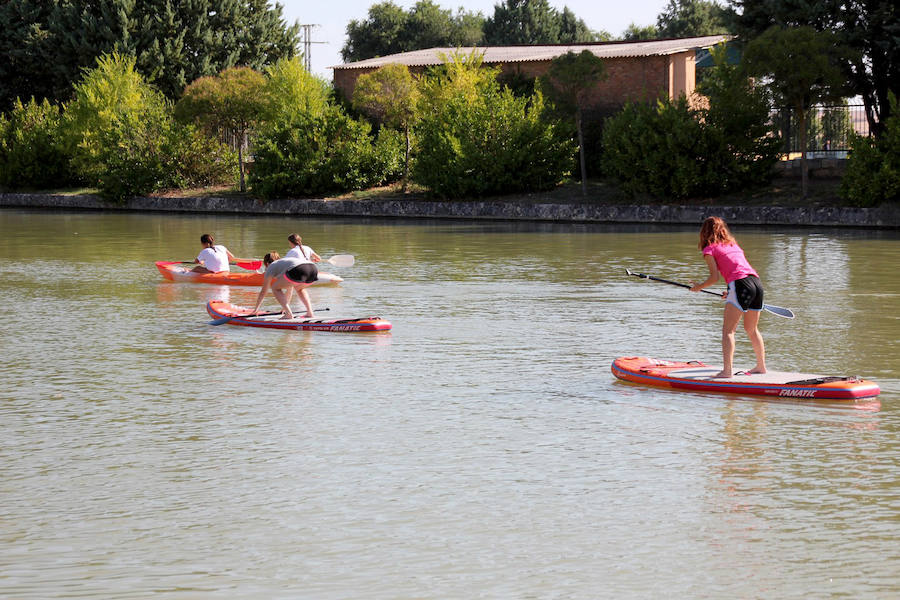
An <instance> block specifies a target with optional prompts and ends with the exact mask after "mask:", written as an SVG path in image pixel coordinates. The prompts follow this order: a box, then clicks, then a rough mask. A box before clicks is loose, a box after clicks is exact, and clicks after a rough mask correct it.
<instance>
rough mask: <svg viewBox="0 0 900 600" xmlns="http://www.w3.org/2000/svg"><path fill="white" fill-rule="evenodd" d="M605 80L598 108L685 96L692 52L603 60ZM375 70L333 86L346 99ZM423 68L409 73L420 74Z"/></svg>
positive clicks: (516, 70)
mask: <svg viewBox="0 0 900 600" xmlns="http://www.w3.org/2000/svg"><path fill="white" fill-rule="evenodd" d="M604 63H605V64H606V71H607V73H608V75H609V77H608V78H607V79H606V80H604V81H601V82H599V83H598V84H597V85H596V87H595V88H594V90H593V92H592V93H591V95H590V99H591V103H592V104H593V105H594V106H595V107H596V108H598V109H601V110H603V109H616V108H619V107H621V106H622V105H624V104H625V103H626V102H639V101H651V100H654V99H656V98H658V97H659V96H660V94H665V95H667V96H668V97H669V98H673V99H674V98H677V97H678V96H679V95H681V94H682V93H684V94H686V95H688V97H690V94H691V93H692V92H693V91H694V87H695V85H696V76H695V73H696V70H695V65H694V52H693V51H688V52H682V53H679V54H673V55H669V56H640V57H629V58H608V59H604ZM549 68H550V61H534V62H516V63H506V64H503V65H501V70H502V71H503V73H504V74H517V75H519V76H523V77H528V78H532V77H540V76H541V75H545V74H546V73H547V70H548V69H549ZM374 70H375V69H371V68H370V69H335V70H334V86H335V88H337V89H338V90H340V91H341V92H342V93H343V94H344V95H345V96H346V97H347V98H349V97H351V96H352V94H353V88H354V87H355V85H356V79H357V78H358V77H359V76H360V75H363V74H365V73H371V72H372V71H374ZM424 70H425V69H424V67H413V68H411V69H410V71H411V72H412V73H413V74H414V75H415V74H420V73H422V72H423V71H424Z"/></svg>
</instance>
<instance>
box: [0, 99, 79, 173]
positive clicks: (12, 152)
mask: <svg viewBox="0 0 900 600" xmlns="http://www.w3.org/2000/svg"><path fill="white" fill-rule="evenodd" d="M70 179H71V177H70V174H69V155H68V154H67V153H66V151H65V147H64V145H63V139H62V111H61V108H60V106H58V105H56V104H51V103H50V102H49V101H47V100H42V101H40V102H37V101H35V100H34V99H33V98H32V99H31V100H29V101H28V102H25V103H23V102H21V101H20V100H16V101H15V104H14V105H13V108H12V110H10V111H9V115H8V116H7V115H3V114H0V185H2V186H4V187H8V188H39V189H40V188H51V187H56V186H60V185H65V184H66V183H68V182H69V181H70Z"/></svg>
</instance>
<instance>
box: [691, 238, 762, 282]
mask: <svg viewBox="0 0 900 600" xmlns="http://www.w3.org/2000/svg"><path fill="white" fill-rule="evenodd" d="M707 254H709V255H711V256H712V257H713V258H714V259H715V261H716V267H717V268H718V269H719V273H721V274H722V277H724V278H725V283H731V282H732V281H736V280H738V279H743V278H744V277H747V276H749V275H754V276H756V277H759V275H758V274H757V273H756V271H754V270H753V267H751V266H750V263H749V262H747V258H746V257H745V256H744V251H743V250H741V247H740V246H738V245H737V244H710V245H709V246H707V247H706V248H704V249H703V256H706V255H707Z"/></svg>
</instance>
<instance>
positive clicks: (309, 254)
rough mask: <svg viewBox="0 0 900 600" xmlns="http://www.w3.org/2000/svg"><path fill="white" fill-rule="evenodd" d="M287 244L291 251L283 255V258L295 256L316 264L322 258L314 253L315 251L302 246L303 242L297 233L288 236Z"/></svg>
mask: <svg viewBox="0 0 900 600" xmlns="http://www.w3.org/2000/svg"><path fill="white" fill-rule="evenodd" d="M288 242H290V244H291V249H290V250H288V251H287V254H285V255H284V257H285V258H289V257H291V256H295V257H297V258H307V259H309V260H311V261H313V262H314V263H317V262H319V261H321V260H322V257H321V256H319V255H318V254H316V253H315V251H314V250H313V249H312V248H310V247H309V246H304V245H303V240H302V239H301V238H300V235H299V234H297V233H292V234H291V235H289V236H288Z"/></svg>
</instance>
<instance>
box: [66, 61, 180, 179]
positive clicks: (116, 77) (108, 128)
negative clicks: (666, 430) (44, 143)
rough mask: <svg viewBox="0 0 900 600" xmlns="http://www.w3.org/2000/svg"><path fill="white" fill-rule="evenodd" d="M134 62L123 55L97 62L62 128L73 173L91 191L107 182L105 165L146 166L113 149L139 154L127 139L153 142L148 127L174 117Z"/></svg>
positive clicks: (76, 90)
mask: <svg viewBox="0 0 900 600" xmlns="http://www.w3.org/2000/svg"><path fill="white" fill-rule="evenodd" d="M134 61H135V59H134V58H133V57H130V56H121V55H119V54H111V55H103V56H101V57H100V58H98V59H97V66H96V67H94V68H93V69H90V70H88V71H86V72H85V74H84V77H83V78H82V79H81V81H79V82H78V83H77V84H76V85H75V88H74V97H73V100H72V102H70V103H69V104H68V106H67V107H66V110H65V117H64V120H63V124H64V130H65V134H66V135H65V139H66V143H67V151H68V152H69V153H70V154H71V156H72V169H73V171H74V172H75V174H77V176H78V177H80V178H81V179H82V180H83V181H84V182H85V183H87V184H89V185H99V182H100V179H101V178H103V177H107V176H108V173H106V164H105V161H106V160H110V159H111V160H113V162H114V163H116V164H120V163H121V162H122V161H125V162H129V163H139V162H142V161H141V159H140V158H139V157H137V156H134V157H121V160H119V159H117V157H115V156H113V153H114V151H115V147H113V148H111V147H110V144H111V143H114V144H116V145H123V147H127V148H128V149H129V150H130V151H132V152H139V148H138V147H137V146H135V145H134V144H133V143H131V142H129V141H128V138H129V137H134V138H135V140H146V139H148V138H150V137H152V135H151V134H152V132H151V131H147V129H148V127H152V125H151V124H159V123H163V122H164V121H166V120H167V118H168V115H169V114H170V113H171V108H170V107H169V106H168V104H167V103H166V101H165V99H164V98H163V96H162V95H161V94H160V93H159V92H157V91H156V90H154V89H153V88H151V87H150V85H148V84H147V83H146V82H145V81H144V79H143V77H141V75H140V74H139V73H137V71H135V68H134ZM132 129H134V130H133V131H132Z"/></svg>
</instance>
